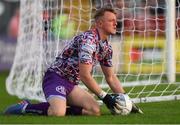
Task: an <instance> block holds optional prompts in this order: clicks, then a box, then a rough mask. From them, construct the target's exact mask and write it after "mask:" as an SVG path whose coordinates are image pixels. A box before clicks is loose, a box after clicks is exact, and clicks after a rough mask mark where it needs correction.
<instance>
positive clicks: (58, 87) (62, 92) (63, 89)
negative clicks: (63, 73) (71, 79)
mask: <svg viewBox="0 0 180 125" xmlns="http://www.w3.org/2000/svg"><path fill="white" fill-rule="evenodd" d="M56 91H57V92H59V93H61V94H63V95H66V89H65V88H64V86H57V87H56Z"/></svg>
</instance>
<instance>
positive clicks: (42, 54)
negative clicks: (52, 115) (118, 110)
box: [6, 0, 180, 103]
mask: <svg viewBox="0 0 180 125" xmlns="http://www.w3.org/2000/svg"><path fill="white" fill-rule="evenodd" d="M105 5H108V6H112V7H113V8H114V9H115V10H116V11H117V16H118V26H117V28H118V31H117V35H115V36H111V37H110V39H109V40H110V43H111V45H112V47H113V49H114V56H113V62H114V71H115V73H116V74H117V76H118V78H119V79H120V81H121V83H122V85H123V86H124V87H125V90H126V91H127V93H128V94H129V96H130V97H131V98H132V99H133V101H134V102H136V103H139V102H154V101H165V100H177V99H178V100H179V99H180V84H179V83H180V79H178V76H179V75H180V38H179V35H180V34H179V31H180V30H179V29H180V25H179V24H180V23H179V22H180V19H179V18H180V14H179V6H180V3H178V6H175V0H164V1H163V0H162V1H161V2H158V0H108V1H106V2H105V1H103V0H21V1H20V27H19V37H18V43H17V48H16V53H15V57H14V62H13V65H12V68H11V70H10V74H9V76H8V78H7V80H6V88H7V91H8V93H9V94H11V95H16V96H18V97H19V98H27V99H34V100H38V101H45V99H44V95H43V93H42V88H41V85H42V78H43V75H44V71H45V70H46V69H47V67H48V66H49V65H50V64H51V62H52V61H53V60H54V59H55V57H56V56H57V54H58V53H59V52H60V51H61V50H62V48H63V46H64V45H65V44H67V42H68V40H69V39H71V38H72V37H73V36H74V35H77V34H79V33H81V32H83V31H85V30H87V29H90V28H91V26H92V25H93V19H92V17H93V14H94V12H95V11H96V10H97V9H98V8H101V7H103V6H105ZM175 9H176V10H175ZM93 76H94V78H95V79H96V80H97V82H98V83H99V84H100V85H101V87H103V88H104V89H105V90H106V91H108V92H109V89H108V87H107V84H106V81H105V78H104V76H103V74H102V72H101V70H100V67H99V65H98V66H97V67H95V69H94V70H93ZM82 87H85V86H83V85H82Z"/></svg>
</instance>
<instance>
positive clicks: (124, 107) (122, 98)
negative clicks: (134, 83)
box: [114, 93, 132, 115]
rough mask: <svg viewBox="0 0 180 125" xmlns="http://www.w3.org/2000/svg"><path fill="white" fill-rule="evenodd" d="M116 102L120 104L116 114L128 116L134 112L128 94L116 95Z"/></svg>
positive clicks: (115, 111) (115, 110)
mask: <svg viewBox="0 0 180 125" xmlns="http://www.w3.org/2000/svg"><path fill="white" fill-rule="evenodd" d="M115 100H116V101H117V102H118V106H119V107H120V109H117V108H115V109H114V114H118V115H128V114H129V113H130V112H131V110H132V101H131V100H130V98H129V96H128V95H127V94H122V93H118V94H115Z"/></svg>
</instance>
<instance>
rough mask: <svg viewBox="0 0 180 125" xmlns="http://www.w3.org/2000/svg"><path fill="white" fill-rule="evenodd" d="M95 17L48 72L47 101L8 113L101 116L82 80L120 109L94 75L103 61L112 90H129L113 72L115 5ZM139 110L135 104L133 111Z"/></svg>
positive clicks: (45, 81) (13, 108) (13, 107)
mask: <svg viewBox="0 0 180 125" xmlns="http://www.w3.org/2000/svg"><path fill="white" fill-rule="evenodd" d="M94 20H95V26H94V27H93V28H92V29H90V30H88V31H86V32H84V33H81V34H80V35H77V36H75V37H74V38H73V39H72V40H71V42H70V43H69V45H68V46H66V47H65V48H64V49H63V51H62V52H61V53H60V54H59V55H58V57H57V58H56V60H55V61H54V63H52V65H51V66H50V67H49V68H48V70H47V71H46V73H45V75H44V79H43V83H42V88H43V92H44V95H45V98H46V100H47V102H42V103H38V104H31V103H30V102H28V101H26V100H24V101H22V102H20V103H18V104H15V105H11V106H10V107H8V108H7V109H6V110H5V114H28V113H31V114H38V115H48V116H65V115H96V116H99V115H100V107H99V105H98V103H97V101H96V100H95V98H94V97H93V96H92V95H91V94H90V93H88V92H87V91H86V90H84V89H82V88H80V87H79V86H78V84H79V82H80V80H81V81H82V82H83V83H84V84H85V86H86V87H87V88H88V89H89V90H90V91H91V92H93V93H94V94H95V95H97V97H99V98H100V99H101V100H102V101H103V102H104V103H105V104H106V106H107V107H108V109H110V111H111V112H113V110H114V108H116V109H118V110H120V108H119V106H118V103H117V102H116V101H115V99H114V98H113V96H112V95H111V94H107V93H106V92H104V91H103V90H102V89H101V88H100V86H99V85H98V84H97V82H96V81H95V79H94V78H93V77H92V75H91V72H92V70H93V67H94V66H95V65H96V64H97V63H99V64H100V65H101V68H102V71H103V73H104V75H105V78H106V81H107V83H108V85H109V87H110V88H111V90H112V91H113V92H114V93H125V91H124V89H123V87H122V85H121V84H120V81H119V80H118V78H117V77H116V76H115V74H114V73H113V67H112V53H113V51H112V48H111V46H110V45H109V42H108V36H109V35H114V34H115V33H116V26H117V22H116V21H117V19H116V13H115V11H114V10H113V9H112V8H107V7H104V8H101V9H99V10H98V11H97V12H96V14H95V16H94ZM139 111H140V109H139V108H138V107H137V106H135V105H133V109H132V112H139Z"/></svg>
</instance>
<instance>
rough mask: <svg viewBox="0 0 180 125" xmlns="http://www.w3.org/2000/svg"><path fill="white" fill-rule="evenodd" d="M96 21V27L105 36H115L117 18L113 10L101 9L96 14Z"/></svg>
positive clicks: (108, 8)
mask: <svg viewBox="0 0 180 125" xmlns="http://www.w3.org/2000/svg"><path fill="white" fill-rule="evenodd" d="M94 20H95V26H96V27H97V28H98V29H99V30H100V32H101V33H103V35H113V34H115V33H116V26H117V18H116V12H115V10H114V9H113V8H110V7H103V8H100V9H99V10H97V12H96V13H95V15H94Z"/></svg>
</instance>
